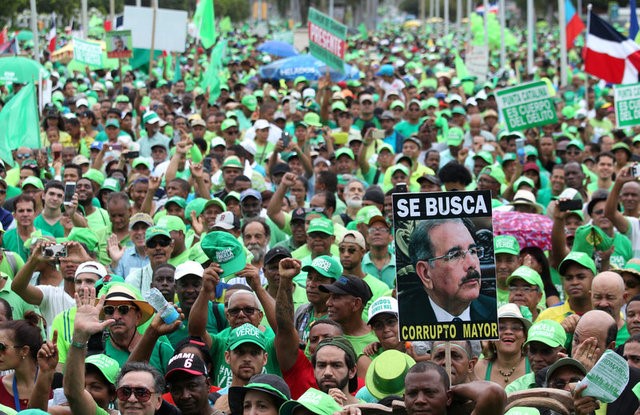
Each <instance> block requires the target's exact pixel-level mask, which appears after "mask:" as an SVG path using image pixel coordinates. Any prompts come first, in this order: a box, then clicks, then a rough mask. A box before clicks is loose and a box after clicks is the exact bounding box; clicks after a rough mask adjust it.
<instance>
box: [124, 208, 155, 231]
mask: <svg viewBox="0 0 640 415" xmlns="http://www.w3.org/2000/svg"><path fill="white" fill-rule="evenodd" d="M140 222H142V223H145V224H147V225H148V226H153V225H154V223H153V219H152V218H151V216H149V215H148V214H147V213H142V212H138V213H135V214H134V215H133V216H131V218H130V219H129V230H132V229H133V227H134V226H135V225H136V223H140Z"/></svg>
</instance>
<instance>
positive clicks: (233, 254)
mask: <svg viewBox="0 0 640 415" xmlns="http://www.w3.org/2000/svg"><path fill="white" fill-rule="evenodd" d="M200 246H202V250H203V251H204V253H205V254H206V255H207V256H208V257H209V259H210V260H211V261H213V262H215V263H217V264H218V265H220V267H221V268H222V275H221V276H220V277H221V278H225V277H228V276H229V275H232V274H235V273H237V272H238V271H241V270H243V269H244V267H245V266H246V265H247V254H246V253H245V251H244V247H243V246H242V244H241V243H240V242H239V241H238V240H237V239H236V238H235V237H234V236H233V235H231V234H230V233H229V232H224V231H213V232H209V233H208V234H206V235H205V236H204V238H202V240H201V241H200Z"/></svg>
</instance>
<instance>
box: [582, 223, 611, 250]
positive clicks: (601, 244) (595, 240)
mask: <svg viewBox="0 0 640 415" xmlns="http://www.w3.org/2000/svg"><path fill="white" fill-rule="evenodd" d="M612 245H613V238H611V237H609V236H608V235H607V234H606V233H604V231H603V230H602V229H601V228H599V227H597V226H594V225H592V224H587V225H582V226H580V227H578V229H576V234H575V238H574V241H573V248H572V249H573V250H575V251H581V252H591V251H592V250H593V249H596V250H598V251H606V250H608V249H609V248H611V246H612Z"/></svg>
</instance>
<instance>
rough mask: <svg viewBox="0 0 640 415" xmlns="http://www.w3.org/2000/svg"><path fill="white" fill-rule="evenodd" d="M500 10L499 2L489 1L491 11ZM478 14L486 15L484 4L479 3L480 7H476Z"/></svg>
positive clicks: (494, 12) (496, 12) (496, 11)
mask: <svg viewBox="0 0 640 415" xmlns="http://www.w3.org/2000/svg"><path fill="white" fill-rule="evenodd" d="M499 10H500V8H499V7H498V3H489V11H488V12H489V13H493V14H498V11H499ZM476 14H479V15H480V16H484V4H481V5H479V6H478V7H476Z"/></svg>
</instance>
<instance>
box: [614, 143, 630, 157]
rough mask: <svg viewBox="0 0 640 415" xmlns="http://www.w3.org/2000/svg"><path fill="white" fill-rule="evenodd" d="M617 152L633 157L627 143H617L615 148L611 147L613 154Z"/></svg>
mask: <svg viewBox="0 0 640 415" xmlns="http://www.w3.org/2000/svg"><path fill="white" fill-rule="evenodd" d="M617 150H623V151H625V152H626V153H627V154H628V155H629V157H631V155H632V153H631V149H630V148H629V146H628V145H627V144H626V143H623V142H619V143H615V144H614V145H613V147H611V152H612V153H615V152H616V151H617Z"/></svg>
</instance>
